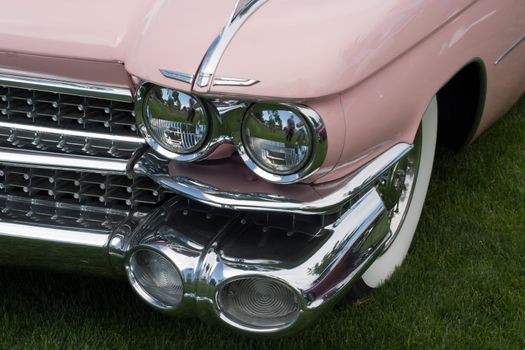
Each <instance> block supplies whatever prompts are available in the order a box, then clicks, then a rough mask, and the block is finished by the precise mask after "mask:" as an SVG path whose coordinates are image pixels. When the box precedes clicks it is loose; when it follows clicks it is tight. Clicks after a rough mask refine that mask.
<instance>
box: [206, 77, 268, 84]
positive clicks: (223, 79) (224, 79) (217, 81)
mask: <svg viewBox="0 0 525 350" xmlns="http://www.w3.org/2000/svg"><path fill="white" fill-rule="evenodd" d="M258 82H259V80H255V79H238V78H227V77H215V79H214V80H213V85H220V86H252V85H255V84H257V83H258Z"/></svg>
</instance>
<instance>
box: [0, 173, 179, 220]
mask: <svg viewBox="0 0 525 350" xmlns="http://www.w3.org/2000/svg"><path fill="white" fill-rule="evenodd" d="M2 194H3V195H9V196H16V197H22V198H23V197H25V198H31V199H40V200H52V201H57V202H61V203H70V204H82V205H91V206H97V207H101V206H102V207H105V208H113V209H126V210H127V209H132V208H134V209H136V208H137V207H140V208H139V209H136V210H146V209H147V207H148V206H149V207H153V206H156V205H158V204H159V203H160V202H162V201H163V200H165V199H166V198H167V197H169V196H170V195H171V193H170V192H167V191H166V190H164V189H163V188H161V187H160V186H159V185H158V184H156V183H155V182H153V181H152V180H150V179H149V178H147V177H144V176H132V177H129V176H126V175H102V174H98V173H89V172H76V171H64V170H53V169H37V168H25V167H15V166H0V195H2Z"/></svg>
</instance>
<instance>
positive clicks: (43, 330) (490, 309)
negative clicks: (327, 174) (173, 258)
mask: <svg viewBox="0 0 525 350" xmlns="http://www.w3.org/2000/svg"><path fill="white" fill-rule="evenodd" d="M524 345H525V98H523V99H522V100H521V101H520V102H519V103H518V105H517V106H516V107H514V108H513V110H512V111H511V112H509V113H508V115H507V116H506V117H505V118H504V119H502V120H501V121H499V122H498V123H497V124H496V125H495V126H494V127H493V128H491V129H490V130H489V131H488V132H486V133H485V134H484V135H483V136H482V137H481V138H479V139H478V140H477V141H476V142H475V143H474V144H473V145H471V146H470V147H469V148H467V149H466V150H465V151H463V152H462V153H451V152H449V151H446V150H440V151H439V154H438V156H437V159H436V164H435V169H434V174H433V178H432V182H431V185H430V190H429V195H428V198H427V203H426V207H425V210H424V213H423V216H422V219H421V223H420V226H419V228H418V232H417V235H416V237H415V240H414V244H413V246H412V249H411V251H410V253H409V256H408V258H407V260H406V261H405V264H404V265H403V266H402V267H401V268H400V269H399V270H398V271H397V273H396V274H395V275H394V277H393V278H392V279H391V280H390V281H389V282H388V283H387V284H386V285H385V286H384V287H383V288H381V289H379V290H377V291H376V292H374V293H372V294H370V295H369V296H368V297H366V298H365V299H362V300H359V301H358V302H356V303H355V304H352V305H347V306H341V307H338V308H337V309H336V310H334V311H333V312H331V313H329V314H327V315H326V317H325V318H324V319H323V320H322V321H321V322H320V323H319V324H318V325H317V326H315V327H313V328H311V329H308V330H306V331H304V332H303V333H302V334H299V335H297V336H295V337H291V338H285V339H281V340H261V339H251V338H247V337H243V336H239V335H236V334H232V333H230V332H229V331H226V330H225V329H224V328H221V327H218V326H210V325H207V324H204V323H201V322H200V321H198V320H193V319H184V320H181V319H170V318H167V317H164V316H162V315H159V314H157V313H155V312H153V311H151V310H150V309H149V308H148V307H147V306H146V305H145V304H143V303H142V302H141V301H139V300H138V298H136V297H135V295H134V294H133V293H132V291H131V290H130V288H129V287H128V286H127V284H126V282H125V281H113V280H105V279H96V278H92V277H83V276H71V275H60V274H53V273H46V272H36V271H25V270H16V269H3V270H2V271H0V349H13V348H15V349H16V348H24V349H25V348H27V349H35V348H56V349H103V348H112V349H119V348H137V349H150V348H173V349H184V348H196V349H211V348H228V349H241V348H250V349H281V348H282V349H311V348H314V349H324V348H345V349H364V348H373V349H381V348H388V349H392V348H414V349H426V348H470V349H495V348H498V349H517V348H523V346H524Z"/></svg>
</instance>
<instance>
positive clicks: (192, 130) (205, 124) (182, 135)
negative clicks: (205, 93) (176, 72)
mask: <svg viewBox="0 0 525 350" xmlns="http://www.w3.org/2000/svg"><path fill="white" fill-rule="evenodd" d="M143 113H144V114H143V115H144V122H145V125H146V127H147V129H148V132H149V133H150V134H151V136H152V137H153V139H154V140H155V141H156V142H158V143H159V144H160V146H161V147H163V148H165V149H166V150H168V151H169V152H173V153H178V154H189V153H192V152H195V151H197V150H199V149H200V148H201V147H202V146H203V144H204V143H205V141H206V137H207V135H208V131H209V128H210V121H209V119H208V116H207V113H206V109H205V107H204V105H203V104H202V103H201V102H200V101H199V100H198V99H197V98H196V97H194V96H191V95H188V94H186V93H184V92H182V91H177V90H173V89H168V88H163V87H160V86H154V87H153V88H151V89H150V90H149V92H148V94H147V95H146V97H145V101H144V111H143Z"/></svg>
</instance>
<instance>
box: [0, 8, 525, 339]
mask: <svg viewBox="0 0 525 350" xmlns="http://www.w3.org/2000/svg"><path fill="white" fill-rule="evenodd" d="M524 41H525V3H524V2H523V1H520V0H499V1H496V0H418V1H416V0H393V1H385V0H367V1H357V0H355V1H349V0H332V1H329V2H325V3H323V2H320V1H318V0H317V1H313V0H271V1H266V0H245V1H242V0H238V1H235V0H213V1H211V0H210V1H188V0H166V1H161V0H92V1H82V2H77V1H69V0H47V1H30V0H17V1H10V2H5V3H4V4H3V6H2V12H1V13H0V112H1V113H0V202H1V204H0V209H1V210H0V262H1V263H2V264H14V265H22V266H34V267H46V268H53V269H59V270H69V271H74V272H75V273H77V272H78V273H81V272H86V273H96V274H100V275H104V276H114V277H127V278H128V279H129V282H130V284H131V287H132V288H133V289H134V290H135V291H136V292H137V294H138V295H139V296H140V297H141V298H142V299H143V300H144V301H145V302H146V303H148V304H149V305H151V306H152V307H153V308H155V309H157V310H158V311H161V312H163V313H166V314H168V315H175V316H177V315H195V316H198V317H200V318H201V319H203V320H211V321H217V322H218V323H221V324H224V325H227V326H229V327H231V328H233V329H235V330H239V331H242V332H246V333H248V334H273V335H284V334H289V333H291V332H295V331H298V330H300V329H303V328H304V327H305V326H307V325H309V324H311V323H313V322H315V321H316V320H317V319H318V318H319V317H320V316H321V315H322V314H323V313H325V312H326V310H329V309H330V308H331V307H332V306H333V305H334V304H336V303H338V302H339V301H340V300H341V299H342V298H345V297H347V296H348V295H349V294H350V295H351V296H353V297H356V296H359V295H362V293H365V292H367V291H368V290H370V289H373V288H376V287H379V286H380V285H381V283H382V282H383V281H385V280H386V279H387V278H388V277H389V276H390V275H391V274H392V273H393V272H394V270H395V269H396V267H397V266H399V265H400V264H401V263H402V261H403V259H404V257H405V255H406V254H407V251H408V249H409V246H410V243H411V241H412V237H413V235H414V232H415V230H416V227H417V223H418V220H419V217H420V214H421V210H422V208H423V203H424V200H425V195H426V191H427V187H428V184H429V181H430V175H431V170H432V163H433V158H434V150H435V147H436V144H438V145H442V146H448V147H452V148H458V147H462V146H463V145H466V144H468V143H469V142H471V141H472V140H473V139H474V138H475V137H476V136H477V135H479V134H480V133H481V132H482V131H483V130H485V129H486V128H487V127H488V126H489V125H490V124H491V123H493V122H494V121H495V120H496V119H497V118H498V117H499V116H500V115H502V114H503V113H504V112H505V111H506V110H507V109H508V108H509V107H510V106H511V105H512V104H513V103H514V102H515V101H516V100H517V99H518V98H519V97H520V95H521V94H522V93H523V92H524V90H525V44H523V45H522V43H523V42H524Z"/></svg>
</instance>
